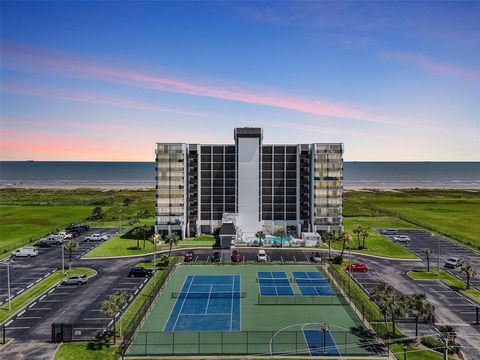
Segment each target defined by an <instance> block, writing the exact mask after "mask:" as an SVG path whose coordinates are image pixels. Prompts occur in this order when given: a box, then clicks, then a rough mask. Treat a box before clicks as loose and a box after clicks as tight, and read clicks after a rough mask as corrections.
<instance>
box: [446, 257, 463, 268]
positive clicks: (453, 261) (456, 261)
mask: <svg viewBox="0 0 480 360" xmlns="http://www.w3.org/2000/svg"><path fill="white" fill-rule="evenodd" d="M464 262H465V261H464V260H463V259H462V258H459V257H450V258H448V260H447V262H446V263H445V267H446V268H450V269H456V268H457V267H459V266H461V265H463V263H464Z"/></svg>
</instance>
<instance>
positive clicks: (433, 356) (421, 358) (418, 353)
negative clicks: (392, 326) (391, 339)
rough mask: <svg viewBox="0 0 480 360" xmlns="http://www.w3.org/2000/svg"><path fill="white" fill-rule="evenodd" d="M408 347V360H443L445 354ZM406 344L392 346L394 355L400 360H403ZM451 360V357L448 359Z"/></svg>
mask: <svg viewBox="0 0 480 360" xmlns="http://www.w3.org/2000/svg"><path fill="white" fill-rule="evenodd" d="M406 346H407V359H409V360H443V354H441V353H439V352H436V351H433V350H430V349H425V348H422V347H420V346H418V347H415V346H412V345H406ZM403 347H404V344H402V343H395V344H392V345H391V346H390V350H391V351H392V353H393V355H395V357H396V358H397V359H398V360H403V359H404V357H403V352H404V348H403ZM448 358H449V359H451V357H448Z"/></svg>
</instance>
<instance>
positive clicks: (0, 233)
mask: <svg viewBox="0 0 480 360" xmlns="http://www.w3.org/2000/svg"><path fill="white" fill-rule="evenodd" d="M91 212H92V207H91V206H80V205H75V206H67V205H62V206H56V205H53V206H52V205H36V206H30V205H0V252H1V253H3V252H5V251H11V250H13V249H15V248H17V247H20V246H23V245H25V244H27V243H29V242H32V241H35V240H37V239H39V238H41V237H43V236H46V235H48V234H49V233H51V232H52V231H54V230H55V229H61V228H64V227H65V226H67V225H69V224H71V223H73V222H80V221H82V220H84V219H85V218H87V217H88V216H89V215H90V214H91Z"/></svg>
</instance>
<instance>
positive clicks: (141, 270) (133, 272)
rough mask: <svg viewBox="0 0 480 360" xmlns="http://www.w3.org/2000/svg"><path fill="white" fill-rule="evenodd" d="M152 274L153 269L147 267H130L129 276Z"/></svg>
mask: <svg viewBox="0 0 480 360" xmlns="http://www.w3.org/2000/svg"><path fill="white" fill-rule="evenodd" d="M152 275H153V270H151V269H145V268H143V267H133V268H131V269H130V272H129V273H128V276H129V277H147V276H152Z"/></svg>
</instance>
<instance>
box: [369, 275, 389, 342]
mask: <svg viewBox="0 0 480 360" xmlns="http://www.w3.org/2000/svg"><path fill="white" fill-rule="evenodd" d="M393 291H395V289H394V288H393V287H392V286H391V285H389V284H387V283H385V282H381V283H380V284H378V285H377V286H376V287H375V288H374V289H373V290H372V291H371V292H370V300H372V301H373V302H374V303H375V304H376V305H377V307H378V309H379V310H380V312H381V313H382V315H383V319H384V321H385V330H386V332H387V334H388V303H387V301H388V298H389V296H390V294H391V293H392V292H393Z"/></svg>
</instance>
